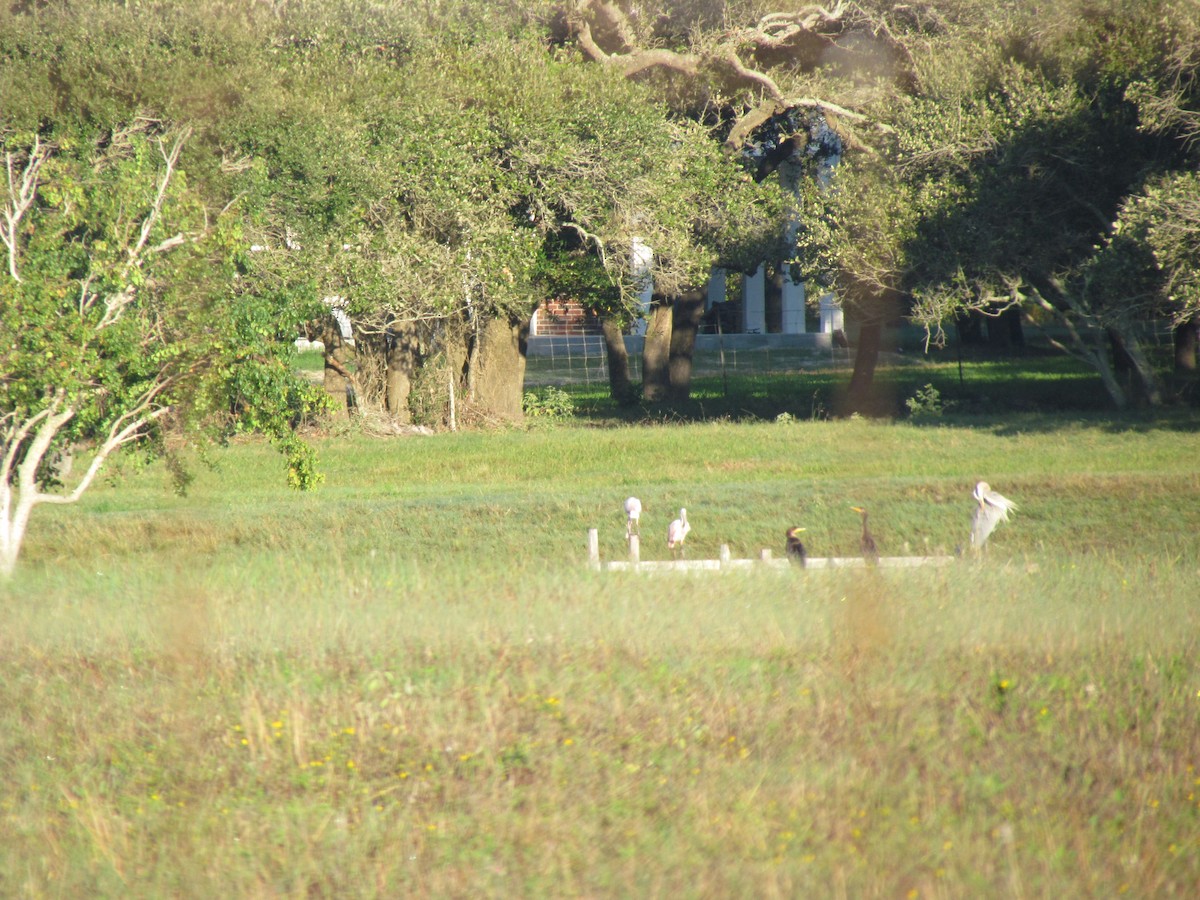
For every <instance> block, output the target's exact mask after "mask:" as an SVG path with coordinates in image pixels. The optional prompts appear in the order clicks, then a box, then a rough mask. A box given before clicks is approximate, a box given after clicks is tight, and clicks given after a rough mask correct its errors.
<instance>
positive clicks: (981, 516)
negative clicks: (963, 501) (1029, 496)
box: [971, 491, 1017, 547]
mask: <svg viewBox="0 0 1200 900" xmlns="http://www.w3.org/2000/svg"><path fill="white" fill-rule="evenodd" d="M1016 508H1017V504H1015V503H1013V502H1012V501H1011V500H1009V499H1008V498H1007V497H1003V496H1001V495H1000V494H997V493H996V492H995V491H987V492H985V493H984V495H983V496H982V497H981V498H980V502H979V503H978V504H976V506H975V512H974V514H973V515H972V516H971V546H972V547H982V546H983V544H984V542H985V541H986V540H987V539H988V536H989V535H990V534H991V533H992V532H993V531H995V530H996V526H997V525H999V524H1000V523H1001V522H1007V521H1008V513H1009V511H1010V510H1015V509H1016Z"/></svg>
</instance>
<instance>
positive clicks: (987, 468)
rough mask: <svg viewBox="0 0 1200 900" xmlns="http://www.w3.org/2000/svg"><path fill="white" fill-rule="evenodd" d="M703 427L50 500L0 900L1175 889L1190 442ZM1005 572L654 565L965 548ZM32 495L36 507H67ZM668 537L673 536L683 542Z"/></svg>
mask: <svg viewBox="0 0 1200 900" xmlns="http://www.w3.org/2000/svg"><path fill="white" fill-rule="evenodd" d="M1059 424H1060V427H1057V428H1049V427H1045V425H1046V423H1044V422H1042V423H1040V424H1039V422H1038V421H1035V420H1027V421H1024V422H1018V423H1015V424H1010V425H1009V426H1006V427H1003V428H993V429H968V428H914V427H909V426H883V425H878V424H873V423H869V422H845V423H824V424H822V423H804V424H792V425H787V426H783V425H766V424H764V425H754V426H748V425H737V426H735V425H730V424H727V423H726V424H711V425H695V426H678V427H664V428H656V429H632V428H630V429H617V430H612V431H598V430H595V429H586V428H556V429H539V430H534V431H530V432H514V433H505V434H496V435H458V436H442V437H437V438H431V439H418V440H402V441H394V440H393V441H376V440H368V439H354V440H350V441H343V442H338V443H329V444H326V445H324V446H323V447H322V448H321V449H322V455H323V459H324V464H325V468H326V471H327V472H328V474H329V483H328V484H327V485H326V486H325V487H324V488H323V489H322V490H321V492H319V493H318V494H316V495H312V496H302V495H297V494H293V493H289V492H288V491H287V490H286V489H285V488H282V487H281V486H279V483H280V481H281V480H282V479H281V478H280V473H279V469H278V466H279V463H278V459H277V458H275V457H274V456H273V455H272V454H271V452H270V451H269V450H267V449H266V448H262V447H259V446H257V445H253V444H251V445H240V446H237V447H235V448H233V449H232V450H231V451H230V452H229V453H228V454H227V455H224V456H222V457H221V459H220V467H219V469H217V470H214V471H209V470H205V469H203V468H201V469H198V470H197V480H196V482H195V484H194V486H193V489H192V491H191V493H190V494H189V496H187V497H185V498H175V497H173V496H172V495H170V494H169V493H168V492H165V491H164V490H163V488H164V486H165V484H166V478H165V475H164V474H163V473H160V472H158V471H157V470H155V469H152V470H150V471H148V472H146V473H143V474H141V475H138V476H135V477H129V478H127V479H124V480H122V481H120V482H118V483H117V484H114V485H111V486H106V487H104V488H103V489H101V490H99V491H97V492H95V493H94V494H92V495H90V496H89V497H88V498H87V499H86V500H85V501H84V503H83V504H82V505H81V506H79V507H78V508H76V509H73V510H65V509H54V510H39V516H40V518H35V524H34V528H33V531H32V533H31V536H30V543H29V546H28V548H27V549H28V551H29V553H28V555H27V557H26V559H25V560H24V564H23V566H22V567H21V570H20V571H19V573H18V576H17V578H16V579H15V580H14V582H13V583H12V584H10V585H8V586H6V587H4V588H0V591H2V593H0V597H2V598H3V601H4V603H5V605H6V618H7V623H6V628H5V629H4V631H3V632H2V633H0V710H3V712H0V735H2V737H0V758H2V759H3V760H4V762H5V765H6V774H7V778H6V780H5V784H4V786H3V787H2V788H0V831H2V832H3V833H4V835H5V839H4V840H3V841H0V893H3V894H5V895H15V896H21V895H28V896H47V895H55V896H64V895H65V896H83V895H93V896H94V895H114V894H121V895H129V896H162V895H164V894H175V895H179V894H182V895H212V894H216V893H218V892H219V893H221V894H226V895H243V896H244V895H279V894H283V895H288V894H308V895H314V894H315V895H339V896H346V895H348V896H397V895H427V896H465V895H470V896H501V895H503V896H511V895H513V894H517V895H580V894H588V895H621V896H628V895H639V896H641V895H667V894H670V895H673V896H674V895H679V896H713V895H717V896H728V895H754V896H758V895H761V896H798V895H827V894H829V893H831V892H832V893H838V892H844V893H845V894H846V895H847V896H963V895H968V894H969V895H985V896H986V895H993V896H994V895H1002V896H1007V895H1017V896H1021V895H1029V896H1046V895H1054V896H1095V895H1100V894H1104V895H1109V894H1115V893H1118V892H1119V893H1122V894H1124V895H1130V896H1156V897H1158V896H1172V895H1175V896H1188V895H1189V894H1190V891H1191V889H1192V888H1193V887H1194V885H1195V884H1196V883H1197V882H1200V844H1198V843H1197V836H1198V835H1200V772H1197V768H1200V675H1198V671H1197V666H1196V663H1195V660H1196V659H1200V607H1198V606H1197V604H1196V602H1195V597H1196V584H1197V580H1198V578H1200V559H1198V554H1197V548H1196V541H1195V535H1196V533H1197V525H1200V521H1198V516H1200V504H1198V503H1197V500H1198V499H1200V483H1198V481H1197V475H1196V473H1195V466H1194V459H1195V454H1194V450H1195V436H1194V435H1193V434H1190V433H1188V432H1187V431H1185V430H1182V429H1174V430H1161V431H1156V430H1145V431H1135V430H1128V431H1119V430H1114V429H1112V428H1111V427H1099V426H1089V425H1072V424H1070V423H1059ZM979 478H986V479H987V480H989V481H990V482H991V483H992V484H993V486H994V487H996V488H997V489H998V490H1001V491H1002V492H1003V493H1005V494H1006V495H1008V496H1010V497H1012V498H1013V499H1015V500H1016V501H1017V502H1018V503H1020V504H1021V510H1020V512H1019V513H1018V514H1017V515H1016V516H1015V517H1014V519H1013V521H1011V522H1009V523H1005V524H1004V525H1002V526H1001V527H1000V529H998V530H997V532H996V533H995V535H994V536H993V538H992V541H993V545H992V546H991V547H990V552H989V554H988V556H987V558H985V559H984V560H983V561H982V562H978V563H975V562H972V563H964V564H959V565H955V566H951V567H947V568H939V569H918V570H913V571H904V572H901V571H891V570H885V571H880V572H867V571H857V572H849V571H841V572H817V571H813V572H806V573H800V572H794V571H786V572H776V571H769V572H762V571H759V572H746V573H726V574H722V575H709V576H694V577H693V576H678V577H661V576H659V577H638V576H631V575H626V574H619V573H613V574H600V573H593V572H591V571H590V570H588V569H587V568H586V565H584V563H585V559H586V544H585V534H586V529H587V528H588V527H598V528H600V529H601V535H602V548H603V552H604V554H605V555H606V556H608V557H617V556H620V555H621V554H623V552H624V542H623V538H622V536H623V531H624V517H623V514H622V513H621V510H620V504H621V501H622V500H623V499H624V497H625V496H626V495H627V494H628V493H637V494H638V495H639V496H641V497H642V499H643V501H644V502H645V503H646V505H647V513H646V514H645V516H644V519H643V527H644V532H645V533H644V538H643V556H644V557H645V558H655V557H664V556H666V555H667V553H666V550H665V546H659V544H660V543H665V542H664V541H660V540H659V538H658V532H659V531H664V532H665V525H666V522H667V521H669V519H670V518H672V517H673V516H674V514H675V512H676V511H677V507H678V506H680V505H686V506H687V507H688V510H689V517H690V518H691V519H692V520H693V523H694V526H695V528H694V531H693V533H692V535H691V536H690V537H689V550H688V552H689V555H690V556H691V557H693V558H698V557H702V556H708V555H714V556H715V553H716V548H717V546H718V545H719V544H720V543H730V544H731V545H732V546H733V547H734V551H735V554H737V555H751V554H756V553H757V549H758V548H759V547H761V546H773V547H774V548H775V550H776V553H777V554H781V552H782V535H783V531H784V529H785V528H786V527H787V526H788V525H790V524H797V523H803V524H807V525H808V527H809V532H808V533H807V535H808V537H809V539H810V541H809V542H810V545H812V546H813V552H814V553H817V554H820V555H824V554H825V553H827V552H828V553H838V554H852V553H854V552H855V550H856V548H857V538H858V517H857V515H856V514H855V513H853V511H851V510H849V509H848V506H849V504H850V503H856V504H863V505H866V506H867V507H868V508H869V509H870V510H871V514H872V520H871V521H872V525H873V528H874V530H875V532H876V535H877V538H878V539H879V542H880V546H881V549H882V551H883V552H884V553H885V554H893V553H894V554H897V555H903V552H904V551H903V545H904V544H905V543H907V544H908V545H909V547H910V549H911V552H913V553H918V552H924V548H925V547H926V546H928V547H930V548H931V549H932V550H934V551H938V550H946V549H951V548H952V547H953V545H954V544H955V543H956V542H961V541H962V540H963V539H964V536H965V533H966V529H967V522H968V521H969V516H970V509H971V502H970V498H969V493H970V489H971V487H972V486H973V484H974V482H975V481H976V480H978V479H979ZM43 512H45V513H46V515H41V514H42V513H43ZM660 525H661V528H660V527H659V526H660Z"/></svg>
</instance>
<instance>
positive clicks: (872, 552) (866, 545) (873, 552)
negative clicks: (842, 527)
mask: <svg viewBox="0 0 1200 900" xmlns="http://www.w3.org/2000/svg"><path fill="white" fill-rule="evenodd" d="M850 508H851V509H852V510H854V511H855V512H856V513H859V514H860V515H861V516H862V523H863V530H862V540H861V541H860V542H859V546H860V547H861V548H862V555H863V559H865V560H866V561H867V565H868V566H874V565H877V564H878V563H879V547H878V546H876V544H875V538H874V537H873V536H872V535H871V529H869V528H868V527H867V511H866V510H865V509H863V508H862V507H861V506H852V507H850Z"/></svg>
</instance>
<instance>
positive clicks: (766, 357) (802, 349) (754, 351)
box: [525, 336, 854, 387]
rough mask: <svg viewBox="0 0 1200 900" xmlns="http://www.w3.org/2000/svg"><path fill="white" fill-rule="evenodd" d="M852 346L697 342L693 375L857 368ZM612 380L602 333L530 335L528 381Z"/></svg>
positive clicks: (637, 357)
mask: <svg viewBox="0 0 1200 900" xmlns="http://www.w3.org/2000/svg"><path fill="white" fill-rule="evenodd" d="M853 363H854V360H853V355H852V351H851V350H848V349H846V348H845V347H838V346H820V345H818V344H817V342H812V345H810V346H800V345H788V344H786V343H784V342H774V343H770V342H765V341H764V342H759V343H758V344H756V345H754V344H747V342H745V341H736V340H731V341H728V342H723V341H716V340H704V341H703V342H698V344H697V348H696V351H695V353H694V355H693V357H692V375H693V376H694V377H705V376H715V377H720V376H722V375H725V376H733V375H737V376H748V375H780V374H786V373H789V372H799V371H804V370H813V369H823V370H830V369H834V370H841V369H849V368H852V367H853ZM629 377H630V378H631V379H632V380H634V381H640V380H641V377H642V354H641V352H640V348H639V349H637V350H636V351H635V349H634V348H631V349H630V351H629ZM592 383H604V384H607V383H608V355H607V354H606V352H605V349H604V341H603V339H602V338H591V337H586V338H585V337H560V336H544V337H537V338H530V348H529V353H528V356H527V357H526V363H525V384H526V386H528V387H544V386H548V385H563V384H592Z"/></svg>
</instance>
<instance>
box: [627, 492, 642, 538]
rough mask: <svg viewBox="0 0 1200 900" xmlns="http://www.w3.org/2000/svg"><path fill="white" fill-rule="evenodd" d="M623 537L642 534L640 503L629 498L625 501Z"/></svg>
mask: <svg viewBox="0 0 1200 900" xmlns="http://www.w3.org/2000/svg"><path fill="white" fill-rule="evenodd" d="M625 517H626V518H625V536H626V537H629V535H631V534H641V533H642V501H641V500H639V499H638V498H637V497H630V498H629V499H628V500H626V501H625Z"/></svg>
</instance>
